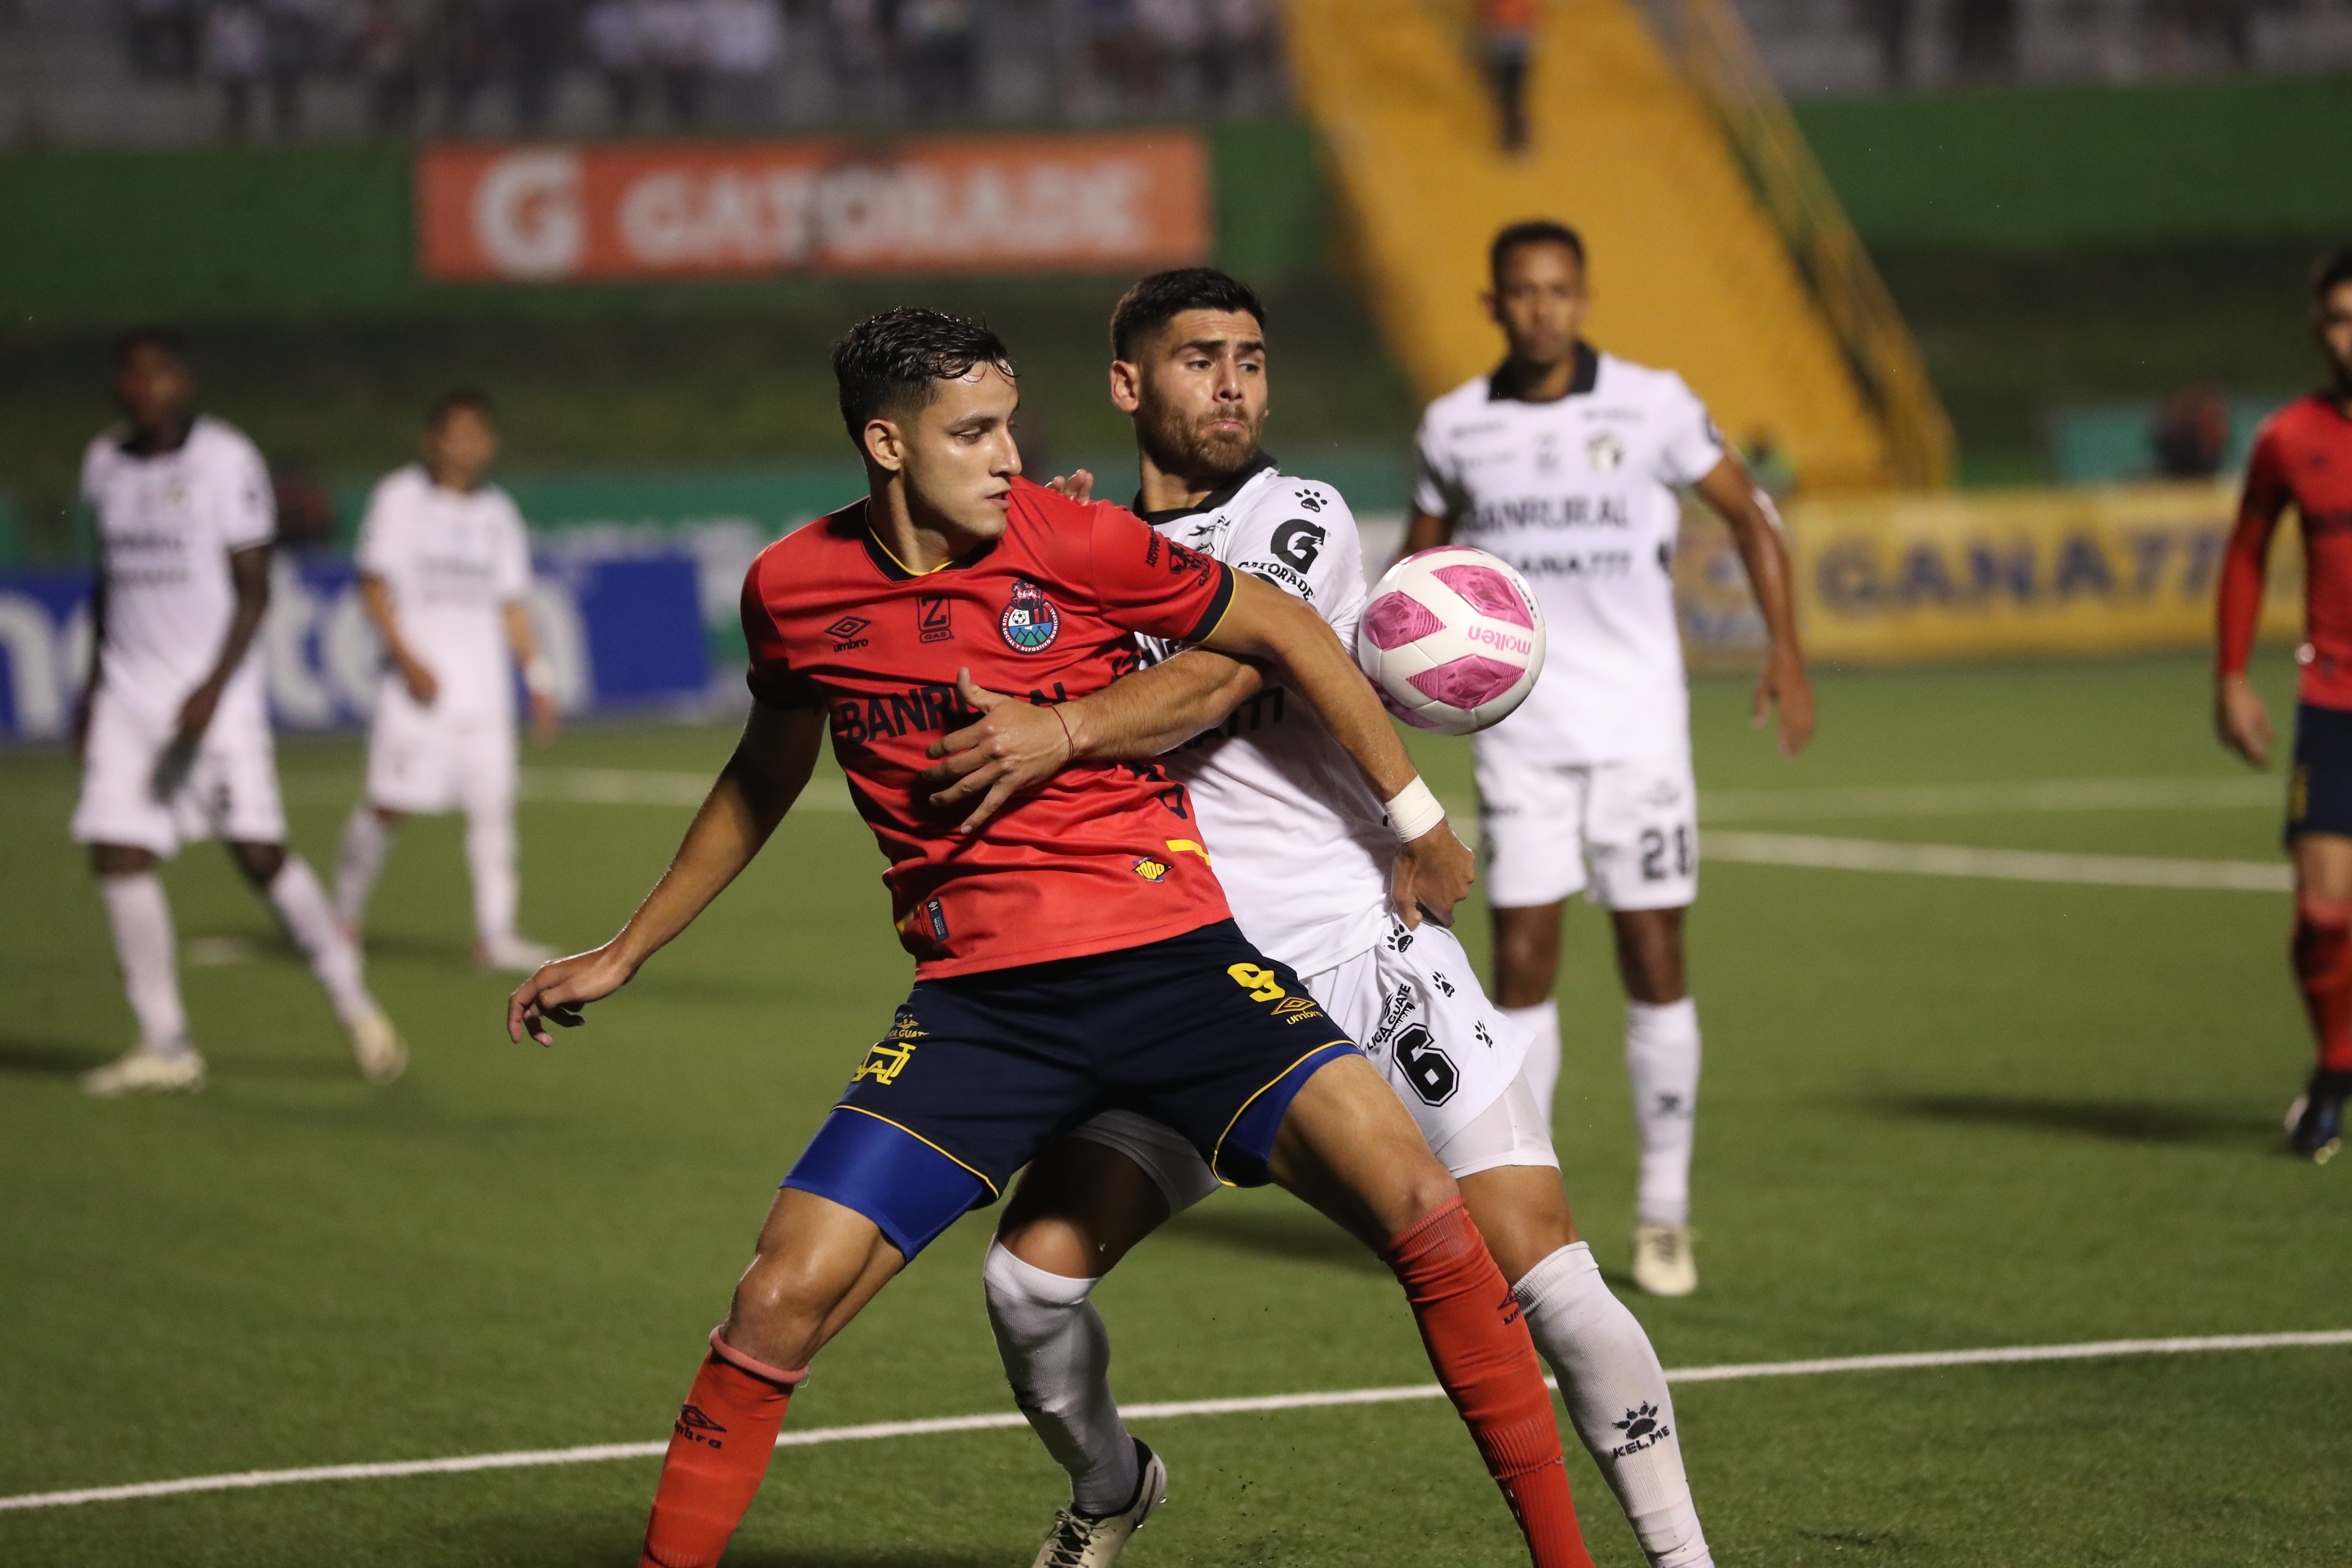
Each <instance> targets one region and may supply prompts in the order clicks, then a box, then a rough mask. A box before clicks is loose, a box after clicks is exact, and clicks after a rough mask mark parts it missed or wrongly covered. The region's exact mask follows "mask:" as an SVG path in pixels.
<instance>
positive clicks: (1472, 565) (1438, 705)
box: [1356, 544, 1544, 735]
mask: <svg viewBox="0 0 2352 1568" xmlns="http://www.w3.org/2000/svg"><path fill="white" fill-rule="evenodd" d="M1356 660H1357V662H1358V663H1360V664H1361V665H1362V666H1363V667H1364V673H1365V674H1366V675H1369V676H1370V677H1371V678H1372V685H1373V687H1374V688H1375V689H1378V690H1379V692H1380V694H1381V701H1382V702H1384V703H1386V704H1387V705H1388V710H1389V711H1390V712H1391V713H1393V714H1395V715H1396V716H1397V717H1398V718H1400V719H1402V720H1403V721H1405V722H1406V723H1408V724H1412V725H1416V726H1418V727H1419V728H1421V729H1423V730H1434V731H1438V732H1439V733H1440V734H1444V735H1467V734H1469V733H1471V732H1472V731H1477V730H1484V729H1486V728H1487V727H1488V726H1490V725H1494V724H1499V723H1501V722H1502V721H1503V720H1505V719H1506V718H1507V717H1509V715H1510V712H1511V710H1513V709H1515V708H1517V706H1518V705H1519V704H1520V703H1521V702H1523V701H1525V700H1527V695H1528V692H1529V691H1532V690H1533V689H1535V684H1536V677H1537V676H1538V675H1540V674H1542V673H1543V660H1544V625H1543V612H1542V611H1541V610H1539V609H1538V608H1537V607H1536V596H1535V595H1534V594H1533V593H1531V592H1529V591H1528V583H1527V579H1526V578H1524V577H1522V576H1520V575H1519V574H1518V572H1517V570H1516V569H1515V568H1513V567H1512V566H1511V565H1510V564H1509V563H1507V562H1505V561H1503V560H1501V559H1499V558H1498V557H1496V556H1493V555H1489V554H1487V553H1486V552H1485V551H1483V550H1473V549H1470V548H1469V547H1468V546H1466V545H1458V544H1454V545H1445V546H1442V547H1440V548H1438V549H1436V550H1423V551H1421V552H1418V553H1416V554H1412V555H1408V556H1406V557H1405V558H1404V559H1403V560H1402V561H1400V562H1398V563H1396V564H1395V565H1394V566H1391V567H1390V568H1389V571H1388V575H1387V576H1385V577H1382V578H1381V580H1380V582H1379V583H1377V584H1374V585H1373V587H1372V598H1371V603H1370V604H1369V605H1365V606H1364V618H1363V621H1362V623H1361V625H1360V626H1358V627H1357V630H1356Z"/></svg>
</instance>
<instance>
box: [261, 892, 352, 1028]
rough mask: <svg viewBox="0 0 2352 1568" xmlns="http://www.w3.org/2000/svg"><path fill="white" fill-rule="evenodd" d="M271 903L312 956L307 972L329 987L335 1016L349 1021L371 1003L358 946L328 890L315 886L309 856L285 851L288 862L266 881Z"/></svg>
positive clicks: (296, 942) (297, 942) (305, 954)
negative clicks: (345, 928)
mask: <svg viewBox="0 0 2352 1568" xmlns="http://www.w3.org/2000/svg"><path fill="white" fill-rule="evenodd" d="M269 907H270V908H271V909H274V910H277V911H278V920H279V921H283V922H284V924H285V926H286V934H287V935H288V936H289V937H291V938H293V939H294V945H295V946H296V947H298V948H299V949H301V951H302V956H303V957H304V958H307V959H309V960H310V973H313V974H315V975H317V976H318V977H319V984H321V985H323V986H325V987H326V988H327V999H328V1000H329V1001H331V1002H332V1003H333V1004H334V1006H335V1016H336V1017H338V1018H340V1019H341V1020H342V1021H343V1022H344V1023H346V1024H348V1023H350V1022H351V1021H352V1019H353V1018H356V1017H358V1016H360V1015H361V1014H362V1013H364V1012H366V1011H367V1010H368V1009H369V1008H371V1007H373V1006H374V1005H375V1003H374V1002H373V1001H372V1000H371V999H370V998H369V996H368V994H367V987H366V986H364V985H362V984H360V950H359V949H358V948H357V947H355V946H353V945H352V941H351V939H350V938H348V937H346V936H345V935H343V928H342V927H341V926H340V925H338V924H336V923H335V911H334V910H332V909H331V908H330V907H329V905H328V903H327V889H324V888H322V887H320V885H319V875H318V873H317V872H315V871H313V870H311V869H310V862H309V861H308V860H305V859H303V858H302V857H300V856H299V855H296V854H294V853H292V852H291V851H289V852H288V854H287V857H286V864H285V865H283V866H281V867H279V868H278V877H277V879H276V880H275V881H273V882H271V883H270V884H269Z"/></svg>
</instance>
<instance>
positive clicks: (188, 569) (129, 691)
mask: <svg viewBox="0 0 2352 1568" xmlns="http://www.w3.org/2000/svg"><path fill="white" fill-rule="evenodd" d="M122 440H123V437H122V436H121V433H120V432H110V433H108V434H107V435H104V436H100V437H99V438H98V439H97V440H95V441H92V442H91V443H90V444H89V451H88V452H87V453H85V454H84V455H83V458H82V465H81V493H82V499H83V500H84V501H86V502H87V503H88V504H89V509H90V511H91V512H92V514H93V515H94V516H95V517H96V519H97V522H98V545H99V552H100V560H101V562H102V563H103V565H102V567H101V570H102V571H103V572H104V573H105V574H106V640H105V646H104V647H103V648H102V649H101V650H100V664H99V680H100V685H102V686H103V687H104V688H105V689H106V692H107V696H108V698H109V700H120V701H121V702H123V703H125V704H126V705H128V706H129V707H131V708H132V709H134V710H139V711H141V712H144V713H150V714H163V713H171V712H176V711H177V710H178V709H179V705H180V703H181V702H182V701H184V700H185V699H186V697H187V695H188V693H189V692H191V691H193V690H194V689H196V687H197V686H198V685H199V684H200V683H202V682H203V680H204V679H205V677H206V676H207V675H210V674H211V673H212V669H213V665H214V663H215V661H216V660H217V659H218V658H220V651H221V644H222V642H223V641H225V640H226V638H227V637H228V627H229V622H230V621H231V620H232V619H234V618H235V616H236V584H235V583H234V582H233V581H232V580H231V578H230V576H229V568H228V558H229V556H230V554H231V553H232V552H236V551H239V550H248V549H251V548H252V547H253V546H255V545H257V544H267V543H268V542H270V539H271V538H272V536H274V535H275V534H276V532H277V531H278V508H277V503H276V501H275V500H273V499H272V497H271V495H270V489H269V465H268V464H267V463H265V462H264V461H262V458H261V453H260V451H259V449H258V448H257V447H255V446H254V444H253V443H252V442H251V441H248V440H247V439H246V437H245V436H244V434H243V433H242V432H240V431H238V430H236V428H235V427H233V426H228V425H224V424H223V423H221V422H220V421H219V420H217V419H212V418H199V419H198V420H197V421H196V422H195V424H194V426H193V427H192V428H191V429H190V430H189V432H188V438H187V439H186V440H185V441H183V442H182V443H181V444H180V447H179V449H178V450H177V451H173V452H163V453H158V454H157V455H155V456H153V457H148V458H142V457H137V456H134V455H133V454H131V453H130V452H127V451H125V450H123V447H122ZM260 642H261V639H260V638H259V637H255V638H254V646H253V647H252V648H251V649H249V650H248V651H247V655H246V658H245V662H244V663H243V664H241V665H239V666H238V667H237V669H236V674H235V675H233V676H231V677H230V678H229V682H228V688H227V689H226V691H225V692H223V693H222V706H223V707H224V708H230V707H242V706H246V705H250V706H251V707H252V708H253V709H254V710H256V711H258V710H260V709H261V708H262V706H263V704H264V700H265V698H264V692H263V689H262V672H261V661H260V660H259V658H257V657H256V655H257V653H258V652H259V649H260Z"/></svg>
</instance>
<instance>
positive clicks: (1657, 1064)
mask: <svg viewBox="0 0 2352 1568" xmlns="http://www.w3.org/2000/svg"><path fill="white" fill-rule="evenodd" d="M1625 1076H1626V1077H1627V1078H1629V1079H1632V1080H1633V1125H1634V1127H1635V1128H1636V1129H1637V1130H1638V1131H1640V1132H1641V1135H1642V1181H1641V1186H1640V1189H1639V1192H1638V1194H1637V1195H1636V1198H1635V1200H1634V1210H1635V1212H1636V1213H1637V1214H1638V1215H1640V1217H1641V1220H1642V1223H1643V1224H1644V1225H1687V1224H1689V1223H1690V1167H1691V1139H1692V1135H1693V1131H1694V1129H1695V1128H1696V1116H1697V1110H1698V1004H1697V1003H1696V1002H1694V1001H1692V1000H1691V999H1690V998H1689V997H1687V996H1685V997H1684V998H1683V999H1682V1000H1681V1001H1679V1002H1669V1003H1667V1004H1666V1005H1664V1006H1663V1007H1654V1006H1651V1005H1649V1004H1647V1003H1644V1002H1628V1003H1626V1004H1625Z"/></svg>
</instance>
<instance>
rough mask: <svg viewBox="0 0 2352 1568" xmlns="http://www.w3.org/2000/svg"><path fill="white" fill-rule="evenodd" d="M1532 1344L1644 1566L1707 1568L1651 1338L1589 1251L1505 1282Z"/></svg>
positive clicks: (1571, 1252) (1570, 1250) (1567, 1252)
mask: <svg viewBox="0 0 2352 1568" xmlns="http://www.w3.org/2000/svg"><path fill="white" fill-rule="evenodd" d="M1511 1294H1512V1295H1514V1296H1516V1297H1517V1298H1518V1302H1519V1308H1520V1310H1522V1311H1524V1312H1525V1313H1526V1314H1527V1319H1528V1332H1529V1333H1530V1334H1532V1335H1534V1336H1535V1342H1536V1348H1537V1349H1538V1350H1539V1351H1541V1352H1543V1357H1544V1360H1546V1361H1548V1362H1549V1363H1551V1369H1552V1372H1553V1373H1554V1374H1555V1375H1556V1376H1558V1377H1559V1394H1560V1398H1561V1399H1562V1401H1564V1402H1565V1403H1566V1404H1567V1405H1568V1418H1569V1420H1570V1422H1571V1423H1573V1424H1574V1425H1575V1427H1576V1435H1577V1436H1579V1437H1580V1438H1582V1439H1583V1442H1584V1447H1585V1448H1586V1450H1587V1451H1588V1452H1590V1453H1591V1456H1592V1462H1593V1463H1594V1464H1596V1465H1598V1466H1599V1467H1600V1468H1601V1475H1602V1477H1603V1478H1605V1479H1607V1480H1608V1482H1609V1489H1611V1490H1612V1491H1613V1492H1615V1493H1616V1494H1617V1502H1618V1505H1619V1506H1620V1507H1622V1509H1624V1510H1625V1517H1626V1519H1627V1520H1628V1521H1631V1522H1632V1524H1633V1533H1634V1535H1635V1536H1636V1537H1638V1538H1639V1539H1640V1541H1641V1542H1642V1551H1643V1554H1644V1555H1646V1556H1647V1557H1648V1558H1649V1560H1650V1563H1651V1564H1652V1568H1709V1565H1711V1564H1712V1563H1713V1562H1714V1559H1713V1558H1712V1557H1711V1556H1709V1555H1708V1552H1707V1549H1706V1533H1705V1532H1704V1531H1701V1530H1700V1529H1699V1522H1698V1510H1697V1509H1696V1507H1694V1506H1693V1505H1692V1503H1691V1495H1690V1482H1689V1480H1688V1479H1685V1476H1684V1474H1683V1449H1682V1439H1681V1438H1680V1437H1679V1436H1677V1435H1676V1433H1675V1403H1674V1400H1673V1398H1672V1397H1671V1396H1669V1395H1668V1394H1667V1392H1666V1373H1665V1369H1664V1367H1662V1366H1660V1365H1659V1364H1658V1352H1656V1351H1654V1350H1653V1349H1652V1348H1651V1347H1650V1336H1649V1335H1648V1334H1646V1333H1644V1332H1643V1331H1642V1324H1641V1321H1640V1320H1638V1319H1636V1318H1635V1317H1634V1316H1633V1313H1631V1312H1629V1311H1627V1310H1625V1304H1624V1303H1623V1302H1622V1301H1620V1300H1617V1298H1616V1297H1615V1296H1613V1295H1612V1294H1610V1290H1609V1287H1608V1285H1607V1284H1606V1283H1604V1282H1603V1281H1602V1279H1601V1268H1600V1265H1598V1264H1596V1263H1594V1262H1593V1261H1592V1249H1591V1247H1587V1246H1586V1245H1585V1244H1584V1243H1582V1242H1578V1243H1577V1244H1576V1245H1575V1246H1573V1247H1561V1248H1560V1249H1559V1251H1558V1252H1555V1253H1553V1254H1552V1255H1551V1256H1550V1257H1549V1258H1545V1259H1544V1260H1543V1261H1542V1262H1541V1263H1538V1264H1537V1265H1536V1266H1535V1267H1534V1268H1530V1269H1528V1273H1527V1277H1526V1278H1525V1279H1521V1280H1520V1281H1519V1282H1518V1283H1517V1284H1516V1285H1514V1286H1512V1287H1511Z"/></svg>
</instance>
